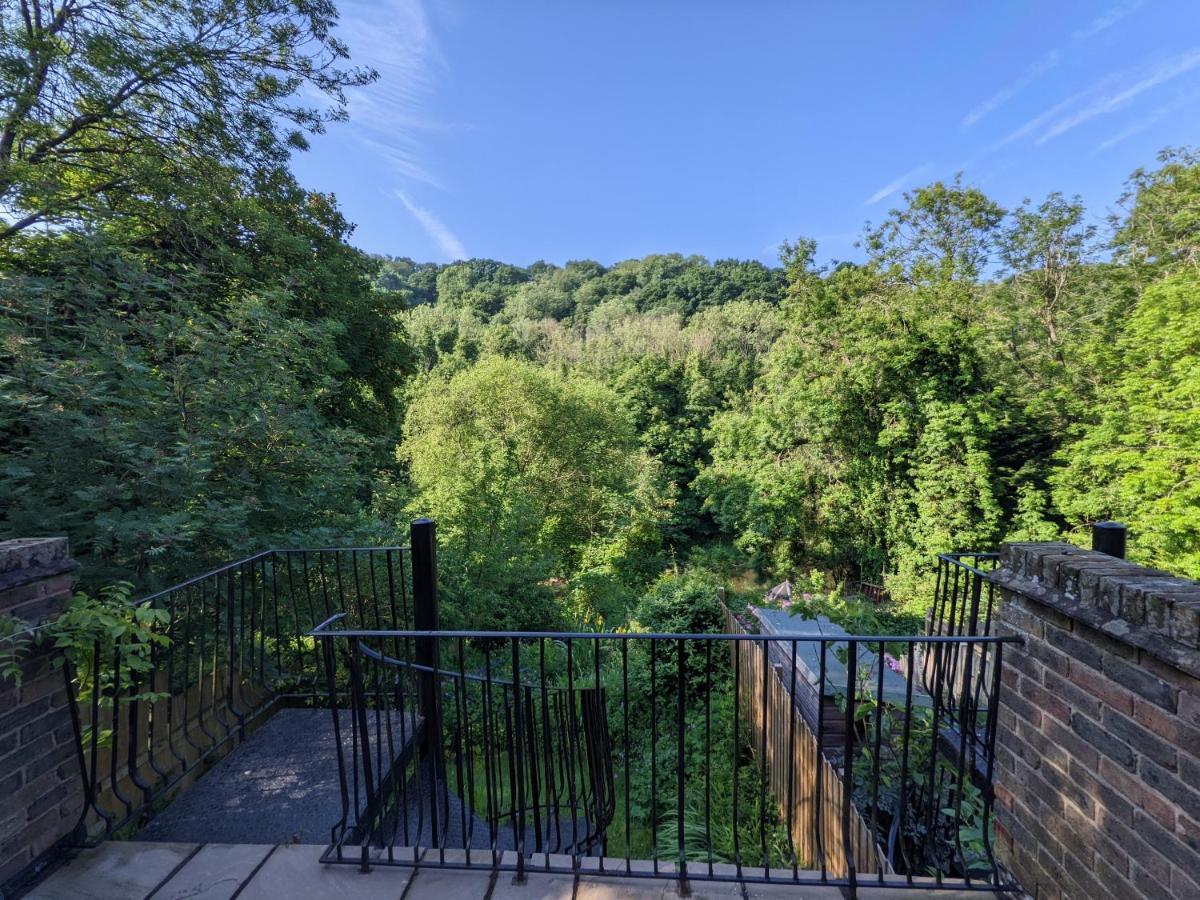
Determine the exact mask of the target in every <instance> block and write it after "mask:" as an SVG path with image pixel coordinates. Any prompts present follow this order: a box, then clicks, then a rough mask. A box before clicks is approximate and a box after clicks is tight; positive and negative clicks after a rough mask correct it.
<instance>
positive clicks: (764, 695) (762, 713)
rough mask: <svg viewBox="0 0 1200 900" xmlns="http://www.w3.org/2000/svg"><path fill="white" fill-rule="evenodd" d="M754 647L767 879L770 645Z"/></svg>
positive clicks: (760, 830)
mask: <svg viewBox="0 0 1200 900" xmlns="http://www.w3.org/2000/svg"><path fill="white" fill-rule="evenodd" d="M755 649H756V650H757V651H758V652H757V653H756V654H755V655H756V656H757V657H758V660H759V662H760V663H761V664H762V692H761V694H760V695H759V701H758V709H759V715H758V724H759V735H758V765H759V767H760V768H761V769H762V771H761V772H760V773H759V779H758V839H759V845H760V850H761V852H762V867H763V873H764V877H766V878H768V879H769V878H770V877H771V858H770V854H769V852H768V851H767V772H768V771H770V763H769V762H768V760H767V729H768V727H769V724H770V723H769V722H768V716H769V714H770V699H769V694H768V692H767V686H768V684H769V680H770V678H771V660H770V656H769V650H770V645H769V644H766V643H761V642H760V643H758V644H756V645H755Z"/></svg>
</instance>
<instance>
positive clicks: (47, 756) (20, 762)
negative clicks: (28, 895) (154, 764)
mask: <svg viewBox="0 0 1200 900" xmlns="http://www.w3.org/2000/svg"><path fill="white" fill-rule="evenodd" d="M75 567H76V566H75V563H74V562H73V561H72V560H71V558H70V555H69V553H68V550H67V541H66V539H65V538H35V539H25V540H19V541H3V542H0V614H5V615H10V616H16V617H18V618H20V619H23V620H25V621H27V622H30V623H37V622H40V621H43V620H45V619H48V618H52V617H53V616H54V615H56V614H57V613H58V612H59V611H61V609H62V607H63V605H64V604H65V603H66V600H67V598H68V597H70V595H71V588H72V574H71V573H72V572H73V571H74V569H75ZM22 668H23V676H22V679H21V684H20V686H19V687H18V686H17V685H16V684H15V683H14V682H13V681H12V680H9V679H5V680H4V681H2V682H0V798H2V800H0V885H2V884H5V883H7V882H9V881H10V880H11V879H13V877H14V876H16V875H18V874H20V873H22V872H23V871H26V870H28V869H30V868H31V867H36V864H37V861H38V860H39V859H40V858H41V857H42V855H43V854H44V853H45V852H46V851H47V850H49V849H51V848H52V847H53V846H54V845H55V844H56V843H57V842H58V841H59V840H61V839H62V838H63V837H66V836H67V835H69V834H71V832H72V831H73V830H74V828H75V825H76V823H77V822H78V821H79V817H80V813H81V812H82V809H83V789H82V782H81V779H80V774H79V762H78V750H77V742H76V740H75V733H74V728H73V726H72V724H71V712H70V706H69V705H68V697H67V688H66V682H65V680H64V677H63V673H62V670H61V669H56V668H54V667H53V665H52V657H51V655H50V654H48V653H47V652H45V651H44V650H39V649H37V648H33V649H31V650H30V651H29V652H28V654H27V655H26V656H25V658H24V661H23V664H22Z"/></svg>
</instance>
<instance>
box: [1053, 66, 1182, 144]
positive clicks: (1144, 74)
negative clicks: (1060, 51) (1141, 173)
mask: <svg viewBox="0 0 1200 900" xmlns="http://www.w3.org/2000/svg"><path fill="white" fill-rule="evenodd" d="M1197 67H1200V47H1196V48H1193V49H1191V50H1189V51H1187V52H1186V53H1181V54H1179V55H1178V56H1173V57H1171V58H1170V59H1166V60H1163V61H1162V62H1159V63H1157V64H1156V65H1153V66H1151V67H1149V68H1146V69H1142V70H1140V71H1138V72H1137V73H1135V74H1133V75H1132V77H1131V78H1122V79H1120V80H1119V81H1120V83H1119V84H1118V86H1117V87H1116V89H1115V90H1112V91H1103V90H1097V91H1094V92H1089V93H1092V94H1093V98H1092V99H1090V100H1089V102H1087V103H1086V104H1084V105H1083V106H1082V108H1079V109H1076V110H1074V111H1073V112H1071V113H1069V114H1068V115H1065V116H1063V117H1062V118H1060V119H1058V121H1056V122H1055V123H1054V124H1053V125H1051V126H1050V128H1048V129H1047V130H1046V131H1045V132H1044V133H1043V134H1042V135H1041V137H1039V138H1038V139H1037V141H1036V143H1038V144H1044V143H1046V142H1047V141H1049V140H1053V139H1054V138H1056V137H1059V136H1061V135H1064V134H1066V133H1067V132H1068V131H1070V130H1071V129H1073V128H1077V127H1079V126H1080V125H1082V124H1083V123H1084V122H1087V121H1090V120H1091V119H1094V118H1096V117H1097V116H1103V115H1106V114H1107V113H1111V112H1114V111H1115V110H1118V109H1120V108H1121V107H1123V106H1124V105H1125V104H1127V103H1128V102H1129V101H1130V100H1132V99H1133V98H1134V97H1136V96H1138V95H1139V94H1143V93H1145V92H1146V91H1148V90H1151V89H1152V88H1156V87H1158V86H1159V85H1162V84H1166V83H1167V82H1168V81H1171V80H1173V79H1175V78H1178V77H1179V76H1180V75H1183V74H1185V73H1187V72H1190V71H1192V70H1193V69H1195V68H1197Z"/></svg>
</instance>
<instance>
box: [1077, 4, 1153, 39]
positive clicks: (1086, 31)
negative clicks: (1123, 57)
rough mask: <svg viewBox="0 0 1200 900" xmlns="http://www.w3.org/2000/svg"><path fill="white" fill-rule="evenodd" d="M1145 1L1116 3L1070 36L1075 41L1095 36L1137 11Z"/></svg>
mask: <svg viewBox="0 0 1200 900" xmlns="http://www.w3.org/2000/svg"><path fill="white" fill-rule="evenodd" d="M1145 2H1146V0H1126V2H1124V3H1118V4H1117V5H1116V6H1114V7H1112V8H1111V9H1109V10H1108V11H1106V12H1103V13H1101V14H1100V15H1098V16H1096V18H1094V19H1092V21H1090V22H1088V23H1087V25H1085V26H1084V27H1083V28H1080V29H1079V30H1078V31H1076V32H1075V33H1074V34H1073V35H1071V37H1073V38H1074V39H1075V40H1077V41H1086V40H1087V39H1088V38H1091V37H1095V36H1096V35H1098V34H1099V33H1100V32H1102V31H1105V30H1107V29H1109V28H1112V26H1114V25H1116V24H1117V23H1118V22H1120V21H1121V20H1122V19H1123V18H1125V17H1126V16H1128V15H1130V14H1131V13H1135V12H1137V11H1138V9H1139V8H1140V7H1141V6H1142V4H1144V3H1145Z"/></svg>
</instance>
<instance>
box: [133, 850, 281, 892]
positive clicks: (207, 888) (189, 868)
mask: <svg viewBox="0 0 1200 900" xmlns="http://www.w3.org/2000/svg"><path fill="white" fill-rule="evenodd" d="M274 849H275V847H274V846H273V845H271V844H206V845H204V846H203V847H201V848H200V849H199V851H197V853H196V855H195V856H193V857H192V858H191V859H189V860H188V861H187V862H186V863H184V864H183V868H181V869H180V870H179V871H177V872H176V873H175V874H174V875H172V876H171V879H170V881H168V882H167V883H166V884H164V885H163V886H162V887H160V888H159V889H158V890H157V891H155V892H154V900H229V898H231V897H232V896H233V895H234V894H235V893H237V890H238V888H240V887H241V886H242V885H243V884H244V883H245V882H247V881H249V880H250V876H251V875H253V874H254V871H255V869H256V868H257V867H258V865H259V864H260V863H261V862H262V861H263V860H264V859H266V858H267V854H269V853H270V852H271V851H272V850H274Z"/></svg>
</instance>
